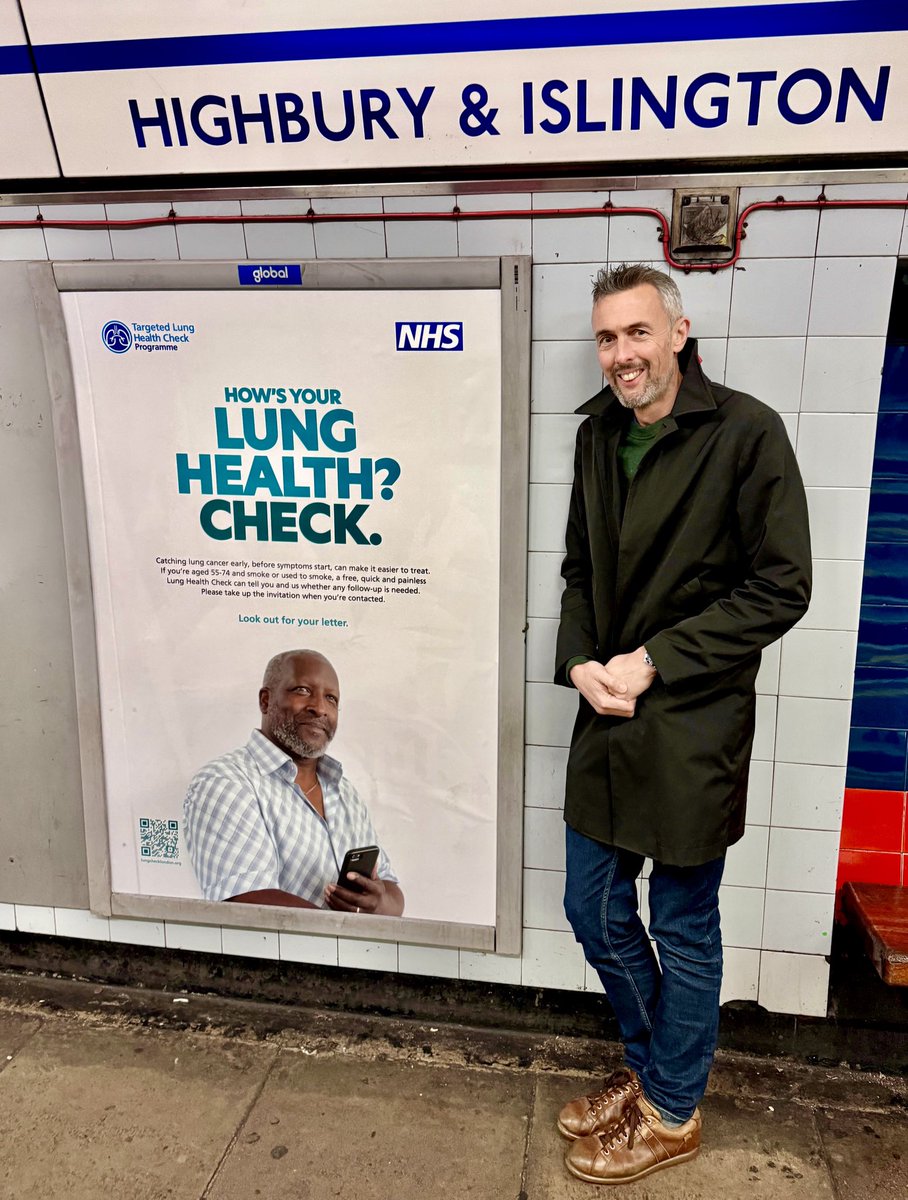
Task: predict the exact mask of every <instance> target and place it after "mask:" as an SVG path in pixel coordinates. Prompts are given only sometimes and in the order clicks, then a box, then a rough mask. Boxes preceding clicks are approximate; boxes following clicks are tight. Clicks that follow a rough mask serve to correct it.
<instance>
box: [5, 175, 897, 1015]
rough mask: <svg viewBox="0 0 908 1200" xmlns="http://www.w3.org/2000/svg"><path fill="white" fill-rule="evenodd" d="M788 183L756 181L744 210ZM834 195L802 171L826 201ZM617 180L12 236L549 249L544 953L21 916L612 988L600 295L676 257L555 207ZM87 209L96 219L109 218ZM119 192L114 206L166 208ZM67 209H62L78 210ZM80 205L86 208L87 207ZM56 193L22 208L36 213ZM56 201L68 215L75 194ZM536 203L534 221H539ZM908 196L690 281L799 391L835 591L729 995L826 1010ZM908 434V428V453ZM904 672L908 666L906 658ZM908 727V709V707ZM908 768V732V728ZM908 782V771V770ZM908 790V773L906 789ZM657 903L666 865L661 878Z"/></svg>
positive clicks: (760, 851)
mask: <svg viewBox="0 0 908 1200" xmlns="http://www.w3.org/2000/svg"><path fill="white" fill-rule="evenodd" d="M781 190H783V189H782V188H780V187H779V186H778V185H777V186H775V187H768V188H762V189H758V188H744V189H742V192H741V203H742V205H743V204H747V203H748V202H750V201H751V200H755V199H765V198H773V197H775V196H776V195H778V194H779V192H780V191H781ZM817 191H818V188H817V186H816V185H811V186H810V187H806V188H797V187H792V188H785V189H784V193H785V195H786V197H788V198H800V197H805V196H806V197H807V198H814V197H815V196H816V194H817ZM856 194H857V195H860V196H866V197H878V198H884V197H898V198H904V197H905V195H906V189H905V187H904V185H898V186H892V185H889V186H884V185H861V186H858V187H855V186H850V187H830V188H828V189H827V195H828V196H829V197H830V198H835V197H846V196H852V195H856ZM608 198H609V196H608V194H607V193H604V192H600V193H596V192H594V193H582V194H578V193H567V194H553V193H547V194H537V195H535V196H533V195H529V194H519V195H500V194H498V195H495V196H494V197H488V198H487V197H477V196H463V197H458V198H457V202H458V203H459V204H460V206H461V207H462V208H463V209H467V208H495V209H499V208H504V207H507V208H509V209H517V210H520V215H519V216H516V217H513V218H508V219H495V220H489V221H487V222H486V221H474V222H468V223H464V224H462V225H461V226H457V225H454V224H453V223H451V222H442V221H440V222H438V223H437V224H435V223H426V222H420V223H417V222H413V223H409V222H400V223H389V224H387V225H385V224H383V223H382V222H381V221H380V220H375V221H371V220H368V219H365V220H363V221H362V222H359V223H356V224H349V223H344V224H338V225H331V224H323V225H315V226H303V225H281V224H273V225H272V224H269V225H263V226H242V225H238V226H232V227H224V226H186V227H177V228H172V227H165V228H160V229H152V230H138V231H116V232H111V233H109V234H108V233H107V232H104V231H101V232H97V231H91V232H75V231H64V230H45V231H43V232H41V231H28V232H22V233H18V232H17V233H11V232H4V231H0V257H5V258H10V257H11V258H31V257H41V258H43V257H45V256H46V255H50V256H51V257H58V258H85V257H92V258H132V257H136V258H147V257H154V258H161V259H176V258H196V259H197V258H237V257H239V258H243V257H246V256H248V257H251V258H254V259H256V260H259V261H260V260H262V259H268V258H274V259H281V260H285V259H287V258H300V257H313V256H315V257H319V258H335V257H353V258H362V257H383V256H385V255H389V256H395V257H406V256H439V255H449V256H454V255H478V254H514V253H518V254H532V255H533V259H534V272H533V289H534V290H533V351H532V353H533V363H532V366H533V392H532V443H531V473H530V479H531V483H530V499H529V504H530V530H529V537H530V554H529V563H528V578H529V605H528V618H529V622H528V623H529V632H528V637H527V743H528V744H527V752H526V809H525V847H526V848H525V861H524V886H525V901H524V926H525V933H524V948H523V955H522V957H521V958H520V959H511V958H496V957H495V956H494V955H487V954H479V953H468V952H466V951H460V952H458V951H456V950H448V949H434V948H428V947H422V946H412V945H404V944H401V945H396V944H388V943H376V942H367V941H361V940H358V939H351V938H336V937H318V936H312V935H295V934H283V933H282V934H276V933H262V932H258V931H249V930H236V929H216V928H205V927H197V926H192V925H184V924H175V923H171V922H166V923H165V922H156V921H136V920H123V919H111V920H110V921H107V920H102V919H99V918H97V917H93V916H91V915H90V914H88V913H84V912H76V911H72V910H66V909H57V910H54V909H48V908H41V907H31V906H12V905H2V904H0V927H8V928H14V927H18V928H20V929H24V930H32V931H34V932H41V933H56V934H59V935H65V936H73V937H88V938H102V939H106V938H108V937H109V938H112V939H114V940H117V941H129V942H136V943H141V944H150V945H157V946H174V947H185V948H192V949H198V950H207V951H211V952H213V953H221V952H223V953H231V954H247V955H254V956H257V957H272V958H286V959H290V960H293V961H303V962H316V963H320V964H339V965H341V966H351V967H364V968H374V969H380V970H392V971H393V970H398V971H401V972H405V973H412V974H427V975H434V976H442V977H455V978H456V977H460V978H463V979H476V980H489V981H493V982H502V983H509V984H521V983H522V984H524V985H527V986H530V987H553V988H563V989H569V990H575V991H583V990H589V991H599V990H600V985H599V982H598V980H597V979H596V978H595V977H594V976H592V975H591V974H590V972H589V971H588V970H587V969H586V967H585V964H584V961H583V957H582V955H581V953H580V950H579V948H578V946H577V945H576V943H575V941H574V939H573V936H572V934H571V933H570V932H569V930H568V928H567V925H566V923H565V919H564V914H563V911H562V906H561V893H562V888H563V882H564V851H563V822H562V817H561V804H562V791H561V789H562V779H563V773H564V764H565V760H566V756H567V746H568V742H569V738H570V730H571V724H572V720H573V713H574V708H575V705H576V695H575V694H573V693H572V692H569V691H566V690H564V689H559V688H556V687H554V686H553V685H552V684H551V683H550V682H549V680H550V678H551V673H552V647H553V644H554V638H555V629H556V620H557V613H558V595H559V584H560V580H559V576H558V567H559V561H560V557H561V552H562V547H563V534H564V522H565V516H566V512H567V502H568V492H569V487H570V472H571V463H572V447H573V439H574V431H575V429H576V426H577V418H576V417H575V416H573V415H572V413H573V409H574V408H575V407H576V406H577V405H578V404H579V403H581V402H582V401H583V400H584V399H586V398H587V397H588V396H590V395H591V394H592V393H593V392H594V391H596V390H598V388H599V387H600V385H601V378H600V375H599V371H598V367H597V364H596V358H595V355H594V353H593V348H592V344H591V341H590V330H589V308H590V301H589V292H590V280H591V276H592V274H593V273H594V271H595V270H596V269H597V268H598V267H599V266H600V265H602V264H603V263H605V262H607V261H611V262H619V261H622V260H636V261H652V262H655V263H657V264H659V263H661V261H662V259H661V247H660V244H659V242H658V240H657V237H656V225H655V222H654V221H653V220H652V219H650V218H646V217H620V216H615V217H614V218H612V219H611V220H609V219H606V218H602V219H599V218H596V219H586V218H573V219H572V218H560V219H557V220H551V219H539V220H534V219H533V209H534V207H568V206H579V205H586V204H597V205H598V204H602V203H603V202H604V201H605V200H607V199H608ZM611 199H612V200H613V202H614V203H615V204H622V203H624V204H629V205H630V204H634V205H646V206H656V207H659V208H661V209H662V211H663V212H665V213H667V214H668V213H670V211H671V199H672V197H671V193H670V192H669V191H643V190H641V191H636V192H616V193H614V194H613V195H612V197H611ZM450 203H451V200H450V198H448V197H437V198H434V199H433V198H426V197H418V198H416V197H414V198H413V199H412V200H408V199H407V198H401V197H395V198H394V199H393V200H390V199H388V200H385V201H384V202H383V201H382V200H380V199H363V200H359V199H357V200H349V199H338V200H335V201H326V200H321V199H319V200H316V201H315V202H314V204H313V207H314V208H315V209H316V211H326V210H328V209H329V208H334V209H335V210H344V209H346V210H347V211H350V210H351V209H353V210H355V211H359V212H364V213H367V212H368V213H371V212H372V211H373V210H374V211H375V213H376V214H380V213H381V211H382V209H383V208H385V209H387V210H388V211H390V210H391V209H392V208H393V209H396V210H398V211H400V210H401V209H403V210H406V209H407V208H410V207H412V208H413V209H416V210H423V211H424V210H425V209H426V208H427V207H430V206H433V205H434V206H437V207H438V208H439V209H443V208H447V207H448V206H449V205H450ZM95 208H96V210H97V211H96V212H95V211H94V210H93V211H92V212H91V213H89V212H87V211H86V209H85V208H80V209H79V210H78V215H79V216H89V215H97V216H99V217H100V216H103V215H104V209H103V208H102V207H101V206H95ZM168 208H169V205H168V203H167V202H166V201H164V202H161V203H158V204H156V205H134V204H130V205H108V206H107V210H106V211H107V214H108V215H109V216H110V217H111V218H117V217H120V216H127V215H130V216H134V215H140V214H142V213H145V212H146V211H147V212H149V213H151V212H158V211H160V212H162V213H163V212H166V211H167V209H168ZM306 208H308V201H307V200H305V199H303V200H297V201H292V202H291V201H284V200H257V201H242V202H240V201H219V202H217V203H216V204H213V205H212V204H209V203H205V204H201V203H199V204H183V203H180V204H179V205H178V206H177V209H178V211H179V212H181V213H182V212H190V211H191V212H196V213H199V212H214V211H217V212H235V213H241V212H246V213H253V212H289V211H295V210H298V209H302V210H304V211H305V209H306ZM60 211H62V210H57V212H60ZM66 211H68V212H71V211H72V210H71V209H68V210H66ZM35 212H36V210H34V209H32V210H30V212H29V211H26V210H22V211H21V215H22V216H27V215H34V214H35ZM43 213H44V215H45V217H52V216H54V215H57V214H56V213H55V210H54V209H53V208H52V207H46V208H44V209H43ZM524 213H525V215H523V214H524ZM900 247H901V250H902V253H908V233H906V222H905V217H904V213H903V212H902V211H901V210H898V211H895V210H886V211H882V210H881V211H876V212H873V213H868V212H857V211H828V212H824V213H823V214H822V215H821V214H820V213H818V212H816V211H812V210H805V211H785V212H762V213H758V214H755V215H754V216H753V218H752V220H751V222H750V225H749V228H748V231H747V240H746V243H745V255H744V258H743V259H742V261H741V262H740V263H739V264H738V265H737V267H735V268H734V269H733V270H725V271H719V272H717V273H716V274H710V273H708V272H704V273H700V274H695V275H691V276H684V275H683V274H679V275H678V282H679V284H680V286H681V289H682V293H683V294H684V297H685V301H686V307H687V311H688V313H689V315H690V316H691V318H692V322H693V333H694V334H695V335H696V336H697V337H698V338H699V339H700V346H701V353H702V357H703V360H704V366H705V369H706V371H707V373H708V374H709V375H711V376H712V378H714V379H716V380H720V381H721V380H724V379H725V377H726V374H727V377H728V381H729V383H732V384H734V386H736V387H738V388H741V389H743V390H747V391H751V392H753V393H755V394H756V395H757V396H759V397H760V398H762V399H763V400H765V401H766V402H767V403H769V404H771V405H772V406H773V407H774V408H776V409H777V410H778V411H779V412H780V413H781V414H782V418H783V420H784V422H785V425H786V428H787V429H788V432H789V436H790V437H791V440H792V442H793V444H794V445H795V447H796V449H797V454H798V458H799V460H800V463H801V468H802V471H803V474H804V480H805V484H806V485H807V491H808V499H809V505H810V513H811V520H812V529H813V542H814V555H815V599H814V601H813V603H812V604H811V608H810V611H809V612H808V614H807V615H806V617H805V618H804V620H803V621H802V622H801V623H800V625H799V626H798V627H797V628H796V629H795V630H793V631H792V632H791V633H789V634H788V635H787V637H786V638H785V639H784V640H783V642H782V643H781V644H777V645H775V646H774V647H772V648H771V649H770V650H769V651H768V652H767V653H766V655H765V657H764V664H763V668H762V670H761V672H760V677H759V686H758V690H759V702H758V727H757V737H756V744H755V758H754V763H753V769H752V774H751V787H750V800H749V810H748V825H747V831H746V834H745V837H744V838H743V840H742V841H741V842H740V843H739V844H738V845H736V846H735V847H733V848H732V850H731V851H730V853H729V856H728V866H727V871H726V875H725V882H724V884H723V887H722V890H721V907H722V921H723V940H724V944H725V957H726V979H725V986H724V990H723V998H724V999H726V1000H730V999H750V1000H759V1002H760V1003H761V1004H763V1005H765V1006H766V1007H767V1008H769V1009H771V1010H774V1011H777V1012H789V1013H805V1014H817V1015H820V1014H822V1013H824V1012H825V1007H826V994H827V982H828V964H827V963H826V960H825V957H824V956H825V955H826V954H827V953H828V951H829V939H830V931H831V920H832V911H833V901H834V893H835V886H836V871H837V863H838V851H839V838H840V829H841V822H842V803H843V795H844V787H845V769H846V758H847V752H848V738H849V728H850V714H851V697H852V687H853V681H854V665H855V651H856V646H857V638H858V621H859V614H860V604H861V580H862V572H863V558H864V545H865V530H866V524H867V512H868V501H869V495H870V480H871V469H872V463H873V453H874V438H875V430H876V412H877V406H878V401H879V390H880V367H881V364H882V361H883V351H884V345H885V335H886V328H887V321H888V316H889V302H890V296H891V293H892V281H893V275H894V272H895V265H896V257H897V255H898V253H899V251H900ZM905 445H908V431H906V440H905V441H904V442H903V443H902V446H903V448H904V446H905ZM903 665H904V664H903ZM906 728H908V724H906ZM900 744H901V748H902V770H903V771H904V749H905V733H904V731H903V732H902V733H901V743H900ZM902 778H904V776H902ZM903 786H904V784H903ZM641 896H642V903H643V906H644V908H645V905H646V881H645V880H644V881H643V882H642V884H641Z"/></svg>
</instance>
